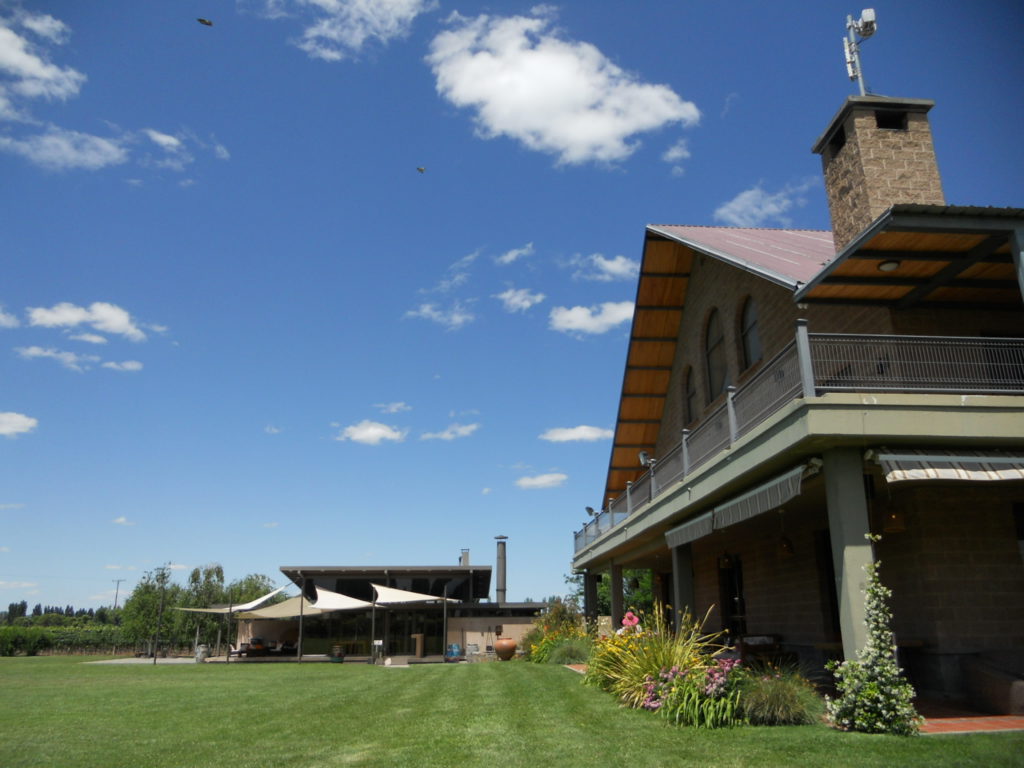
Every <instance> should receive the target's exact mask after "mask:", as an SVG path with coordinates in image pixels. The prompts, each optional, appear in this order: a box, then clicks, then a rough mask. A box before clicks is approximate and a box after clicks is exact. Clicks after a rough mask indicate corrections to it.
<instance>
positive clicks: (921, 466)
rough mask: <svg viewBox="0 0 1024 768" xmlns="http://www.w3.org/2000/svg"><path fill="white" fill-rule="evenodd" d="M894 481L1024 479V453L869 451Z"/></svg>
mask: <svg viewBox="0 0 1024 768" xmlns="http://www.w3.org/2000/svg"><path fill="white" fill-rule="evenodd" d="M868 458H869V459H874V460H875V462H877V464H878V465H879V466H880V467H881V468H882V471H883V472H884V473H885V479H886V481H887V482H890V483H897V482H901V481H905V480H970V481H1000V480H1003V481H1006V480H1024V453H1008V452H1006V451H951V450H929V449H901V450H889V449H887V448H878V449H876V450H871V451H868Z"/></svg>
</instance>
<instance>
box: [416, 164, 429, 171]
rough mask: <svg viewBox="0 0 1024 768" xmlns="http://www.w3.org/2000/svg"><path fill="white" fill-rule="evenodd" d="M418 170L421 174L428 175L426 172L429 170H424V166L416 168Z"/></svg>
mask: <svg viewBox="0 0 1024 768" xmlns="http://www.w3.org/2000/svg"><path fill="white" fill-rule="evenodd" d="M416 170H417V171H419V172H420V173H426V172H427V169H426V168H424V167H423V166H422V165H421V166H418V167H417V168H416Z"/></svg>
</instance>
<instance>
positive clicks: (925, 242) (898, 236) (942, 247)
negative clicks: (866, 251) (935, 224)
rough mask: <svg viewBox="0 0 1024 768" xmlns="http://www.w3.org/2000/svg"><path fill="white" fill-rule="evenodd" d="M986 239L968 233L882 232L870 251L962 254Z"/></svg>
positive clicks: (872, 241) (873, 239)
mask: <svg viewBox="0 0 1024 768" xmlns="http://www.w3.org/2000/svg"><path fill="white" fill-rule="evenodd" d="M985 237H986V235H981V234H971V233H968V232H882V233H881V234H878V235H876V236H875V237H873V238H872V239H871V243H870V250H872V251H874V250H881V251H951V252H953V253H962V252H964V251H969V250H970V249H971V248H974V247H975V246H976V245H980V244H981V242H982V241H983V240H984V239H985Z"/></svg>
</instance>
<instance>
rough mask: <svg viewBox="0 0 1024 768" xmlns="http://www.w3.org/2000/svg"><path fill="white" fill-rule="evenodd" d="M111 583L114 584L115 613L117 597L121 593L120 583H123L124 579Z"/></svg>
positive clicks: (114, 580)
mask: <svg viewBox="0 0 1024 768" xmlns="http://www.w3.org/2000/svg"><path fill="white" fill-rule="evenodd" d="M111 581H112V582H114V610H115V611H116V610H117V596H118V595H119V594H120V592H121V582H122V581H124V579H111Z"/></svg>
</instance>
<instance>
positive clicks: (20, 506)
mask: <svg viewBox="0 0 1024 768" xmlns="http://www.w3.org/2000/svg"><path fill="white" fill-rule="evenodd" d="M5 415H7V414H2V413H0V425H2V424H3V417H4V416H5ZM33 421H35V419H33ZM33 426H34V425H33ZM2 434H4V431H3V427H2V426H0V435H2ZM24 508H25V505H24V504H0V510H5V509H24Z"/></svg>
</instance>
